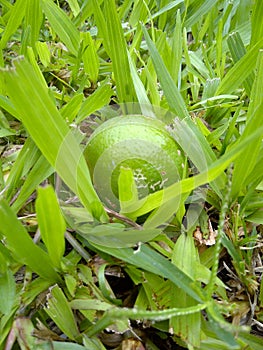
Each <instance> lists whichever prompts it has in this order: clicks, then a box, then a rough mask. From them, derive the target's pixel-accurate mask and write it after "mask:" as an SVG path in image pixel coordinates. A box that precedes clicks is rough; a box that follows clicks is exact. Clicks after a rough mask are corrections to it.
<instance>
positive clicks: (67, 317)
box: [45, 285, 80, 340]
mask: <svg viewBox="0 0 263 350" xmlns="http://www.w3.org/2000/svg"><path fill="white" fill-rule="evenodd" d="M45 311H46V313H47V314H48V315H49V317H51V319H52V320H53V321H54V322H55V324H56V325H57V326H58V327H59V328H60V329H61V330H62V332H63V333H65V334H66V335H67V336H68V337H69V339H71V340H77V338H78V337H79V335H80V334H79V330H78V328H77V324H76V321H75V318H74V315H73V312H72V310H71V308H70V306H69V303H68V301H67V299H66V297H65V295H64V293H63V292H62V290H61V289H60V288H59V286H58V285H55V286H53V287H51V288H50V290H49V294H48V295H47V307H46V308H45Z"/></svg>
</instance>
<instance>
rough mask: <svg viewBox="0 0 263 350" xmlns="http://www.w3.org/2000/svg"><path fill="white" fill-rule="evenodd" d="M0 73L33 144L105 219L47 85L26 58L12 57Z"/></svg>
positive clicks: (76, 143) (70, 135)
mask: <svg viewBox="0 0 263 350" xmlns="http://www.w3.org/2000/svg"><path fill="white" fill-rule="evenodd" d="M4 74H5V78H6V86H7V90H8V94H9V96H10V97H11V100H12V102H13V104H14V106H15V108H16V110H17V111H18V112H19V115H20V116H21V119H22V121H23V123H24V125H25V127H26V128H27V130H28V132H29V133H30V134H31V136H32V139H33V140H34V142H35V143H36V145H37V146H38V147H39V149H40V150H41V152H42V153H43V155H44V156H45V157H46V159H47V160H48V161H49V163H50V164H51V165H52V166H53V167H54V168H55V169H56V170H57V172H58V174H59V175H60V177H61V178H62V179H63V181H64V182H65V183H66V184H67V185H68V186H69V187H70V188H71V190H72V191H73V192H74V193H76V194H77V195H79V197H80V200H81V201H82V203H83V204H84V206H85V207H86V208H87V210H88V211H90V212H92V213H93V214H94V215H95V217H97V218H98V219H100V218H101V219H102V220H106V214H105V212H104V210H103V207H102V204H101V202H100V201H99V199H98V197H97V194H96V192H95V190H94V188H93V186H92V183H91V179H90V175H89V170H88V166H87V164H86V161H85V159H84V157H83V154H82V151H81V149H80V146H79V144H78V142H77V141H76V139H75V137H74V135H73V133H72V132H71V130H70V129H69V127H68V126H67V124H66V122H65V120H64V119H63V118H62V117H61V115H60V114H59V112H58V110H57V109H56V106H55V104H54V102H53V100H52V99H51V97H50V96H49V93H48V89H47V88H46V87H45V86H44V85H43V84H42V81H41V80H40V79H39V77H38V75H37V74H35V73H34V71H32V68H31V65H30V64H29V63H28V62H27V61H16V62H15V69H13V70H7V71H5V72H4ZM32 101H34V103H32Z"/></svg>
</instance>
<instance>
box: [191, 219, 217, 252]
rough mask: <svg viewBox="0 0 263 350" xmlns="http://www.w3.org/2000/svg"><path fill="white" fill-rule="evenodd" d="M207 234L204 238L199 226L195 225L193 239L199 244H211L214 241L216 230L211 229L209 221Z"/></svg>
mask: <svg viewBox="0 0 263 350" xmlns="http://www.w3.org/2000/svg"><path fill="white" fill-rule="evenodd" d="M208 227H209V235H208V238H204V236H203V233H202V231H201V228H200V227H199V226H197V227H196V230H195V231H194V233H193V236H194V239H195V240H196V241H197V242H198V244H199V245H201V246H202V245H206V246H212V245H214V244H215V243H216V236H217V231H216V230H213V227H212V225H211V222H210V221H208Z"/></svg>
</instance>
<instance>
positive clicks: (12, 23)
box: [0, 0, 26, 49]
mask: <svg viewBox="0 0 263 350" xmlns="http://www.w3.org/2000/svg"><path fill="white" fill-rule="evenodd" d="M10 11H11V14H10V17H9V20H8V22H7V25H6V27H5V30H4V33H3V35H2V38H1V41H0V49H4V48H5V47H6V44H7V42H8V39H9V38H10V37H11V35H13V34H14V33H15V31H16V30H17V28H18V27H19V26H20V25H21V23H22V20H23V18H24V16H25V12H26V6H25V1H24V0H17V1H16V2H15V4H14V6H13V7H12V9H10Z"/></svg>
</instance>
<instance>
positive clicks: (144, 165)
mask: <svg viewBox="0 0 263 350" xmlns="http://www.w3.org/2000/svg"><path fill="white" fill-rule="evenodd" d="M84 156H85V158H86V161H87V164H88V166H89V169H90V173H91V177H92V179H93V183H94V187H95V189H96V191H97V193H98V195H99V197H100V198H101V200H102V201H103V202H104V203H105V204H106V205H108V206H110V207H113V208H114V209H117V208H118V177H119V171H120V167H121V166H124V167H129V168H131V169H132V170H133V174H134V179H135V183H136V187H137V190H138V196H139V198H143V197H145V196H146V195H147V194H148V193H152V192H156V191H158V190H161V189H162V188H164V187H167V186H169V185H171V184H173V183H175V182H177V181H178V180H180V178H181V177H182V174H183V165H184V163H185V157H184V155H183V154H182V151H181V149H180V147H179V146H178V145H177V144H176V142H175V140H174V139H173V138H172V137H171V135H170V134H169V133H168V131H167V130H166V128H165V124H164V123H163V122H161V121H160V120H157V119H153V118H149V117H145V116H142V115H129V116H120V117H115V118H112V119H109V120H108V121H106V122H104V123H103V124H102V125H100V126H99V127H98V128H97V129H96V130H95V131H94V133H93V134H92V135H91V137H90V139H89V140H88V143H87V146H86V148H85V151H84Z"/></svg>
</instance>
